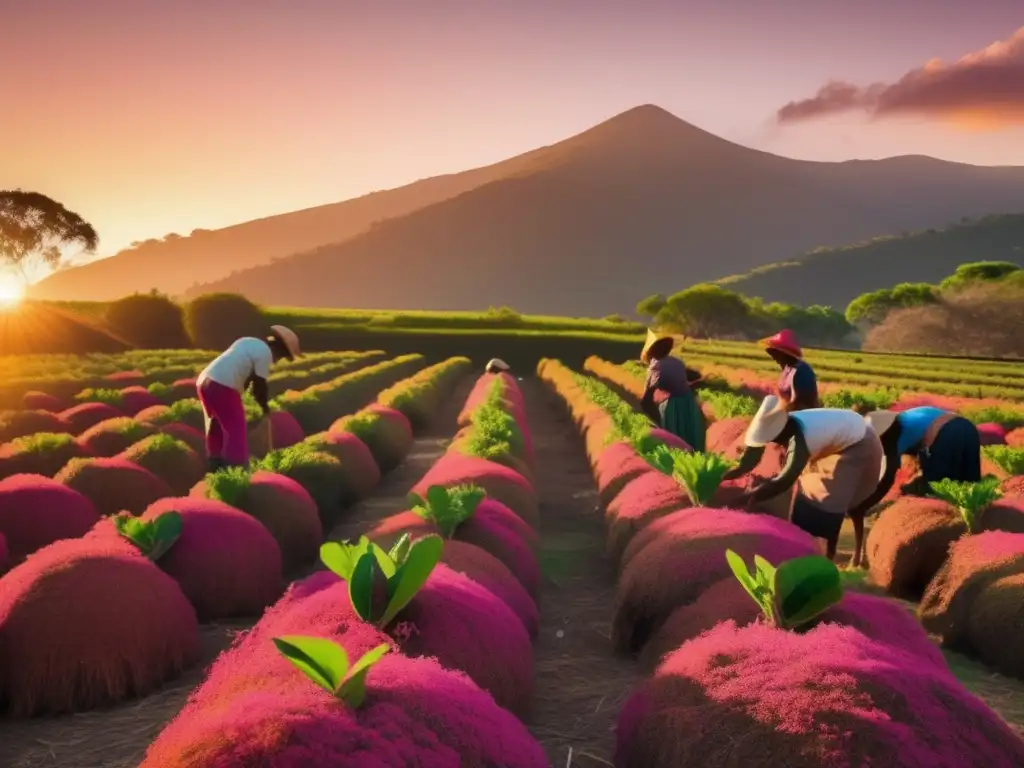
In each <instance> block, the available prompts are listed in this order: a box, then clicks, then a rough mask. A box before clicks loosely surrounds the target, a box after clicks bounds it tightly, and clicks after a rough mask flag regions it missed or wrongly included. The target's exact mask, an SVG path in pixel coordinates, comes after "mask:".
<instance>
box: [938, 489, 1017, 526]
mask: <svg viewBox="0 0 1024 768" xmlns="http://www.w3.org/2000/svg"><path fill="white" fill-rule="evenodd" d="M929 485H930V486H931V489H932V493H934V494H935V495H936V496H938V497H939V498H940V499H942V500H944V501H946V502H947V503H948V504H950V505H951V506H953V507H956V508H957V510H958V511H959V512H960V515H961V516H962V517H963V519H964V524H965V525H966V526H967V530H968V532H969V533H976V532H977V531H978V529H979V528H980V527H981V517H982V515H983V514H984V513H985V510H986V509H987V508H988V507H989V505H990V504H992V503H993V502H994V501H997V500H998V499H999V498H1000V497H1001V496H1002V495H1003V493H1002V491H1001V490H1000V488H999V485H1000V483H999V479H998V478H995V477H992V476H986V477H983V478H982V479H981V480H980V481H979V482H977V483H962V482H957V481H956V480H939V481H938V482H935V483H930V484H929Z"/></svg>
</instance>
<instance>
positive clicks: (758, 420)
mask: <svg viewBox="0 0 1024 768" xmlns="http://www.w3.org/2000/svg"><path fill="white" fill-rule="evenodd" d="M788 420H789V414H788V413H787V412H786V406H785V403H783V402H782V401H781V400H779V398H778V397H776V396H775V395H768V397H766V398H765V399H764V400H762V401H761V407H760V408H758V409H757V413H756V414H755V415H754V420H753V421H751V422H750V426H749V427H747V434H746V437H745V438H744V442H746V444H747V445H748V446H750V447H751V448H763V447H764V446H766V445H768V443H770V442H771V441H772V440H774V439H775V438H776V437H778V436H779V435H780V434H781V433H782V430H783V429H785V428H786V422H787V421H788Z"/></svg>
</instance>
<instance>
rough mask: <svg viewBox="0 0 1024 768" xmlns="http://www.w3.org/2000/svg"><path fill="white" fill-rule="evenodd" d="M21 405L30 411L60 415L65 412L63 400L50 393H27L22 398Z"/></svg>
mask: <svg viewBox="0 0 1024 768" xmlns="http://www.w3.org/2000/svg"><path fill="white" fill-rule="evenodd" d="M21 404H22V406H24V407H25V408H26V409H27V410H30V411H49V412H50V413H59V412H60V411H63V410H64V403H63V402H62V401H61V399H60V398H59V397H56V396H54V395H51V394H50V393H48V392H35V391H30V392H26V393H25V394H24V395H22V396H21Z"/></svg>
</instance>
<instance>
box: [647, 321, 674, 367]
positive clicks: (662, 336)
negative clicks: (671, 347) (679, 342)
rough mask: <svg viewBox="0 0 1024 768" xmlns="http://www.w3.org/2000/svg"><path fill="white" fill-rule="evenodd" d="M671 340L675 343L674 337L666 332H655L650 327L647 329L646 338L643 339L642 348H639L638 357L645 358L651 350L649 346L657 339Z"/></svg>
mask: <svg viewBox="0 0 1024 768" xmlns="http://www.w3.org/2000/svg"><path fill="white" fill-rule="evenodd" d="M665 340H668V341H671V342H673V343H675V339H674V338H673V337H672V336H671V334H668V333H655V332H654V331H652V330H651V329H650V328H648V329H647V339H646V340H645V341H644V348H643V349H642V350H640V359H641V360H643V361H645V362H646V360H647V354H648V353H649V352H650V351H651V347H653V346H654V345H655V344H657V343H658V342H659V341H665Z"/></svg>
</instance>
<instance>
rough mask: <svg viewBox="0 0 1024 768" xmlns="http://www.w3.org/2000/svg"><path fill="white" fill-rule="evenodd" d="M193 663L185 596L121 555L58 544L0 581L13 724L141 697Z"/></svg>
mask: <svg viewBox="0 0 1024 768" xmlns="http://www.w3.org/2000/svg"><path fill="white" fill-rule="evenodd" d="M55 621H56V623H55ZM198 656H199V635H198V627H197V625H196V616H195V613H194V612H193V610H192V607H191V606H190V605H189V604H188V601H187V600H186V599H185V597H184V596H183V595H182V594H181V590H179V589H178V586H177V585H176V584H175V583H174V581H173V580H172V579H171V578H169V577H168V576H167V575H166V574H164V573H163V572H161V570H160V569H159V568H158V567H157V566H155V565H154V564H153V563H151V562H150V561H149V560H146V559H145V558H143V557H139V556H138V555H134V554H125V553H124V552H123V550H122V549H120V548H119V547H113V546H110V547H108V546H104V545H103V544H102V543H101V542H99V541H89V542H86V541H82V540H73V541H60V542H56V543H54V544H51V545H50V546H48V547H46V548H45V549H42V550H40V551H39V552H37V553H36V554H35V555H34V556H33V557H31V558H29V559H28V560H26V561H25V562H24V563H23V564H22V565H20V566H18V567H17V568H15V569H14V570H13V571H11V572H10V573H8V574H7V575H6V576H4V588H3V589H2V590H0V700H3V701H5V702H6V703H7V706H8V709H9V711H10V713H11V714H12V715H15V716H27V715H34V714H59V713H63V712H76V711H82V710H88V709H94V708H97V707H100V706H105V705H108V704H113V703H115V702H118V701H121V700H124V699H127V698H129V697H132V696H143V695H145V694H147V693H149V692H150V691H153V690H156V689H157V688H159V687H160V686H161V685H162V684H163V683H164V682H165V681H166V680H168V679H170V678H172V677H175V676H177V675H178V674H180V673H181V672H182V671H183V670H184V669H186V668H187V667H188V666H190V665H191V664H192V663H193V662H195V661H196V660H197V659H198Z"/></svg>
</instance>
